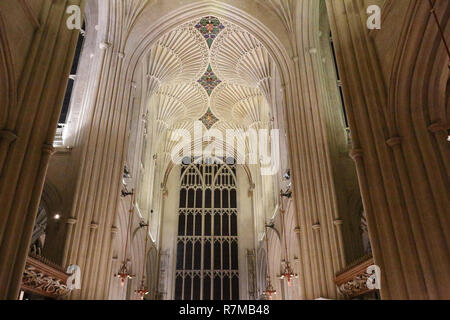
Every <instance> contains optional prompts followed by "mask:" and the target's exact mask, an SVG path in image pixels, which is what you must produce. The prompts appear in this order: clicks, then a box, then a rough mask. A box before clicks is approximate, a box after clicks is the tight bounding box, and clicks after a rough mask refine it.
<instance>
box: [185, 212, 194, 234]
mask: <svg viewBox="0 0 450 320" xmlns="http://www.w3.org/2000/svg"><path fill="white" fill-rule="evenodd" d="M186 225H187V226H186V235H187V236H192V235H194V216H193V214H192V213H188V215H187V222H186Z"/></svg>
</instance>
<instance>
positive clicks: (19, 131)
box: [0, 0, 84, 299]
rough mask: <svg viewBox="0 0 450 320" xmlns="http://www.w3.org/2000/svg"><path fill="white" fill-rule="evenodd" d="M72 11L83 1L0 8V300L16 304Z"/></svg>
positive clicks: (70, 44)
mask: <svg viewBox="0 0 450 320" xmlns="http://www.w3.org/2000/svg"><path fill="white" fill-rule="evenodd" d="M69 5H79V6H81V10H83V7H84V0H70V1H69V0H68V1H50V0H46V1H42V5H41V6H39V5H37V6H31V5H30V4H29V3H27V2H26V1H16V2H15V3H13V4H11V3H10V2H8V3H5V2H2V3H1V4H0V65H2V67H0V87H2V86H5V85H6V88H7V89H6V90H5V91H4V92H3V91H2V90H1V89H0V91H1V92H0V105H1V115H0V206H1V208H2V210H1V211H0V299H17V298H18V293H19V288H20V282H21V279H22V273H23V269H24V266H25V260H26V257H27V254H28V250H29V245H30V241H31V235H32V231H33V226H34V221H35V218H36V214H37V209H38V205H39V201H40V198H41V193H42V189H43V185H44V179H45V174H46V170H47V166H48V161H49V158H50V156H51V154H52V153H53V150H54V149H53V146H52V144H53V139H54V136H55V133H56V126H57V122H58V118H59V114H60V112H61V107H62V101H63V98H64V92H65V90H66V84H67V81H68V76H69V73H70V67H71V65H72V60H73V55H74V52H75V46H76V42H77V38H78V32H79V31H78V30H73V31H72V30H69V29H68V27H67V25H66V21H67V19H68V18H69V16H68V15H66V13H65V12H66V8H67V6H69ZM16 20H21V21H23V29H21V30H17V29H16V28H15V25H16ZM24 45H26V46H27V48H28V49H27V51H26V52H25V51H24V50H23V48H24ZM18 52H19V54H17V53H18ZM22 54H24V55H23V56H22ZM3 65H6V70H2V68H3Z"/></svg>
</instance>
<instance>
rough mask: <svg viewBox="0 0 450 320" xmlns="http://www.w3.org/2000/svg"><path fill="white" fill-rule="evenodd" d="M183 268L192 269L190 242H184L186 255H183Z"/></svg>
mask: <svg viewBox="0 0 450 320" xmlns="http://www.w3.org/2000/svg"><path fill="white" fill-rule="evenodd" d="M185 259H186V261H185V265H184V269H185V270H192V242H191V241H188V242H186V257H185Z"/></svg>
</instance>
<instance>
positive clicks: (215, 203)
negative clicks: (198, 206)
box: [214, 189, 220, 208]
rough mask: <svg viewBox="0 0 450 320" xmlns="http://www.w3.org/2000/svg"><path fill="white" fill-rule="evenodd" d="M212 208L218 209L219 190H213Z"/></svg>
mask: <svg viewBox="0 0 450 320" xmlns="http://www.w3.org/2000/svg"><path fill="white" fill-rule="evenodd" d="M214 208H220V190H219V189H216V190H214Z"/></svg>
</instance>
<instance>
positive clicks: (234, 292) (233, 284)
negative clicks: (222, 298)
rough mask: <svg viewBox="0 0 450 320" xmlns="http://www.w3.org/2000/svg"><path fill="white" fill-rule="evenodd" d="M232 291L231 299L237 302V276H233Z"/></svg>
mask: <svg viewBox="0 0 450 320" xmlns="http://www.w3.org/2000/svg"><path fill="white" fill-rule="evenodd" d="M232 289H233V290H232V297H231V299H233V300H239V278H238V277H237V276H233V280H232Z"/></svg>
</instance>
